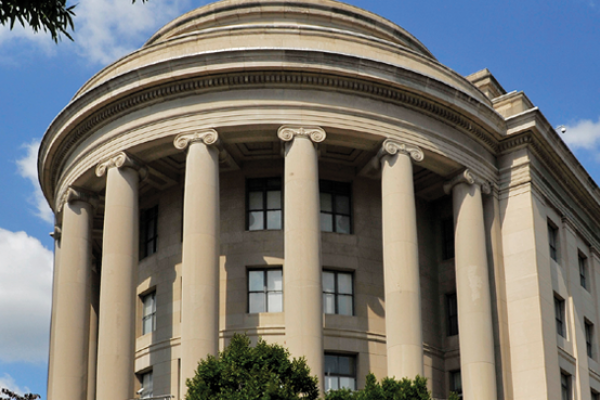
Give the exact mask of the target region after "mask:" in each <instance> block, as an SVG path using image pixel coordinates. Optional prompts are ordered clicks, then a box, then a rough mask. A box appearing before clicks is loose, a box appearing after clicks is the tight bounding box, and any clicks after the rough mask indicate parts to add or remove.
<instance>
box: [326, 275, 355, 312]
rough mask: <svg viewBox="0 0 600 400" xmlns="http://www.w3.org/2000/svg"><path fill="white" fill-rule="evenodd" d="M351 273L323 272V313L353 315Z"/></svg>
mask: <svg viewBox="0 0 600 400" xmlns="http://www.w3.org/2000/svg"><path fill="white" fill-rule="evenodd" d="M352 281H353V279H352V273H350V272H337V271H323V312H324V313H325V314H340V315H354V304H353V302H354V301H353V300H354V299H353V295H354V287H353V286H354V285H353V282H352Z"/></svg>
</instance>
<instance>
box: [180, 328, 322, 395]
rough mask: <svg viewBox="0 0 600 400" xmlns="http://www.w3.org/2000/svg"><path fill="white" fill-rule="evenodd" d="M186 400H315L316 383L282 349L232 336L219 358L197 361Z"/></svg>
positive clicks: (303, 364) (303, 365) (301, 364)
mask: <svg viewBox="0 0 600 400" xmlns="http://www.w3.org/2000/svg"><path fill="white" fill-rule="evenodd" d="M186 385H187V387H188V390H187V394H186V397H185V398H186V400H254V399H257V400H258V399H261V400H294V399H301V398H302V399H303V400H314V399H316V398H317V397H318V396H319V389H318V379H317V378H316V377H314V376H310V369H309V368H308V366H307V365H306V361H305V360H304V358H300V359H293V361H290V353H289V352H288V351H287V350H286V349H284V348H283V347H281V346H278V345H270V344H267V343H266V342H265V341H263V340H262V339H259V341H258V344H257V345H256V347H251V346H250V339H249V338H248V337H247V336H243V335H237V334H236V335H234V336H233V338H232V339H231V344H230V345H229V346H228V347H227V348H226V349H225V350H224V351H223V352H221V353H220V354H219V357H214V356H208V358H207V359H206V360H202V361H200V363H199V364H198V369H197V370H196V376H194V378H192V379H188V380H187V382H186Z"/></svg>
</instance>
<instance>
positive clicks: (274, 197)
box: [267, 191, 281, 210]
mask: <svg viewBox="0 0 600 400" xmlns="http://www.w3.org/2000/svg"><path fill="white" fill-rule="evenodd" d="M267 208H268V209H269V210H275V209H281V192H280V191H273V192H267Z"/></svg>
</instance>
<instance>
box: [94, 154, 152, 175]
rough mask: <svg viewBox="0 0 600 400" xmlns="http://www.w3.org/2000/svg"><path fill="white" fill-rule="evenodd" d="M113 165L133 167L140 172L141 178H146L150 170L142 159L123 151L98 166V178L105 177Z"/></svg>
mask: <svg viewBox="0 0 600 400" xmlns="http://www.w3.org/2000/svg"><path fill="white" fill-rule="evenodd" d="M112 167H116V168H131V169H133V170H135V171H137V172H138V173H139V175H140V179H144V178H145V177H146V174H147V172H148V171H147V170H146V168H145V167H144V166H143V165H142V163H141V162H140V161H138V160H136V159H134V158H133V157H132V156H130V155H129V154H127V153H125V152H124V151H121V152H119V153H117V154H115V155H113V156H111V157H110V158H107V159H106V160H104V161H102V162H101V163H100V164H98V165H97V166H96V176H97V177H98V178H101V177H103V176H104V174H105V173H106V171H107V170H108V169H109V168H112Z"/></svg>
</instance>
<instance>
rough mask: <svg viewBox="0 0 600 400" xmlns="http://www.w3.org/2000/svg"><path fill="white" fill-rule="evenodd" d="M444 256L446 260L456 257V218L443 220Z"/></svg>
mask: <svg viewBox="0 0 600 400" xmlns="http://www.w3.org/2000/svg"><path fill="white" fill-rule="evenodd" d="M442 240H443V241H444V242H443V248H442V257H443V259H444V260H449V259H451V258H454V219H453V218H446V219H444V220H442Z"/></svg>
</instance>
